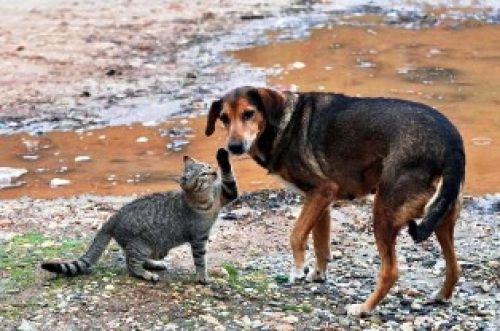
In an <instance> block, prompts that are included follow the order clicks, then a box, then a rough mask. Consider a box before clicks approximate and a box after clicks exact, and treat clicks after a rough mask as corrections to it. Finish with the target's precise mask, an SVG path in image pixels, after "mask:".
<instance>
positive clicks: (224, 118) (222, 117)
mask: <svg viewBox="0 0 500 331" xmlns="http://www.w3.org/2000/svg"><path fill="white" fill-rule="evenodd" d="M220 120H221V122H222V123H224V125H228V124H229V116H227V114H222V115H220Z"/></svg>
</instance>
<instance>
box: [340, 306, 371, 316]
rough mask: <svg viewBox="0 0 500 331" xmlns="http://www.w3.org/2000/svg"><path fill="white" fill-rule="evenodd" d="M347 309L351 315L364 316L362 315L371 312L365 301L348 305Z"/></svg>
mask: <svg viewBox="0 0 500 331" xmlns="http://www.w3.org/2000/svg"><path fill="white" fill-rule="evenodd" d="M346 311H347V315H350V316H362V315H368V314H370V313H371V310H370V309H368V308H367V307H366V306H365V304H364V303H358V304H354V305H347V306H346Z"/></svg>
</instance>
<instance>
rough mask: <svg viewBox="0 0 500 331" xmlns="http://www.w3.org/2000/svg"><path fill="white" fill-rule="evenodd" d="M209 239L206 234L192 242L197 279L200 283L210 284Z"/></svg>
mask: <svg viewBox="0 0 500 331" xmlns="http://www.w3.org/2000/svg"><path fill="white" fill-rule="evenodd" d="M207 241H208V237H207V236H205V237H203V238H201V239H199V240H195V241H193V242H191V253H192V254H193V260H194V266H195V267H196V276H195V277H196V281H197V282H198V283H200V284H204V285H205V284H208V281H209V279H208V273H207V256H206V255H207V250H206V247H207Z"/></svg>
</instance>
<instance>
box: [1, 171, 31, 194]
mask: <svg viewBox="0 0 500 331" xmlns="http://www.w3.org/2000/svg"><path fill="white" fill-rule="evenodd" d="M27 172H28V170H26V169H22V168H11V167H0V189H2V188H5V187H9V186H12V185H15V180H16V179H17V178H19V177H21V176H22V175H24V174H25V173H27Z"/></svg>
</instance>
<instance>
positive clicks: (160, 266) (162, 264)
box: [143, 259, 167, 271]
mask: <svg viewBox="0 0 500 331" xmlns="http://www.w3.org/2000/svg"><path fill="white" fill-rule="evenodd" d="M143 266H144V269H146V270H151V271H162V270H167V262H166V261H164V260H153V259H146V260H145V261H144V264H143Z"/></svg>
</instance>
